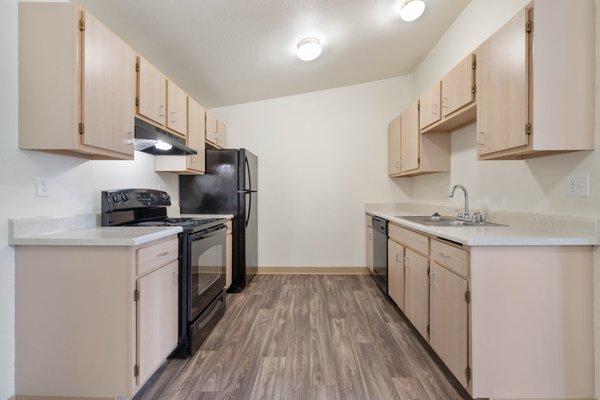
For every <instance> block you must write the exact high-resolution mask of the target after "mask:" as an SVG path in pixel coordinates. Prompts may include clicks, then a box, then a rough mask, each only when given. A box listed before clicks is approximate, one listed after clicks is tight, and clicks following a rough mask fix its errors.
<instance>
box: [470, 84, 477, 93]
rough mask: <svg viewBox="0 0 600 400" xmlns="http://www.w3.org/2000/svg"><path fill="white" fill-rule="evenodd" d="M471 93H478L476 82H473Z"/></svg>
mask: <svg viewBox="0 0 600 400" xmlns="http://www.w3.org/2000/svg"><path fill="white" fill-rule="evenodd" d="M471 93H473V94H475V93H477V85H476V84H473V85H472V86H471Z"/></svg>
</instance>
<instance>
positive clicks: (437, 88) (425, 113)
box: [419, 82, 442, 129]
mask: <svg viewBox="0 0 600 400" xmlns="http://www.w3.org/2000/svg"><path fill="white" fill-rule="evenodd" d="M419 105H420V109H419V111H420V113H419V127H420V128H421V129H425V128H427V127H428V126H429V125H431V124H434V123H436V122H438V121H439V120H440V119H441V118H442V108H441V83H440V82H438V83H436V84H435V85H433V87H432V88H431V89H429V90H428V91H427V92H426V93H425V94H424V95H423V96H421V98H420V99H419Z"/></svg>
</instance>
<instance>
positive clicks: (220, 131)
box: [217, 121, 227, 147]
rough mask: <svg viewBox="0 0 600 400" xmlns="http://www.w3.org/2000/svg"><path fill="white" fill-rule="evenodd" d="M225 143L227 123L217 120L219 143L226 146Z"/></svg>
mask: <svg viewBox="0 0 600 400" xmlns="http://www.w3.org/2000/svg"><path fill="white" fill-rule="evenodd" d="M225 143H227V125H225V124H224V123H223V122H221V121H217V145H218V146H220V147H225Z"/></svg>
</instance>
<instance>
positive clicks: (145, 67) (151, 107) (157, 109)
mask: <svg viewBox="0 0 600 400" xmlns="http://www.w3.org/2000/svg"><path fill="white" fill-rule="evenodd" d="M138 70H139V71H138V95H137V97H138V108H137V112H138V114H140V115H142V116H144V117H146V118H148V119H150V120H152V121H154V122H156V123H158V124H160V125H162V126H165V125H166V122H167V119H166V118H167V114H166V111H167V110H166V107H167V78H166V77H165V76H164V75H163V74H162V73H161V72H160V71H159V70H158V69H156V68H155V67H154V66H153V65H152V64H150V63H149V62H148V61H147V60H146V59H145V58H143V57H139V58H138Z"/></svg>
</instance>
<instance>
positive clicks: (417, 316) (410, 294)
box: [404, 249, 429, 339]
mask: <svg viewBox="0 0 600 400" xmlns="http://www.w3.org/2000/svg"><path fill="white" fill-rule="evenodd" d="M428 268H429V260H427V258H425V257H423V256H420V255H419V254H417V253H415V252H414V251H412V250H411V249H406V250H405V254H404V279H405V293H404V313H405V314H406V316H407V317H408V319H409V320H410V322H412V324H413V325H414V326H415V328H417V330H418V331H419V333H421V335H422V336H423V337H424V338H426V339H427V338H428V334H427V325H428V324H429V271H428Z"/></svg>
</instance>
